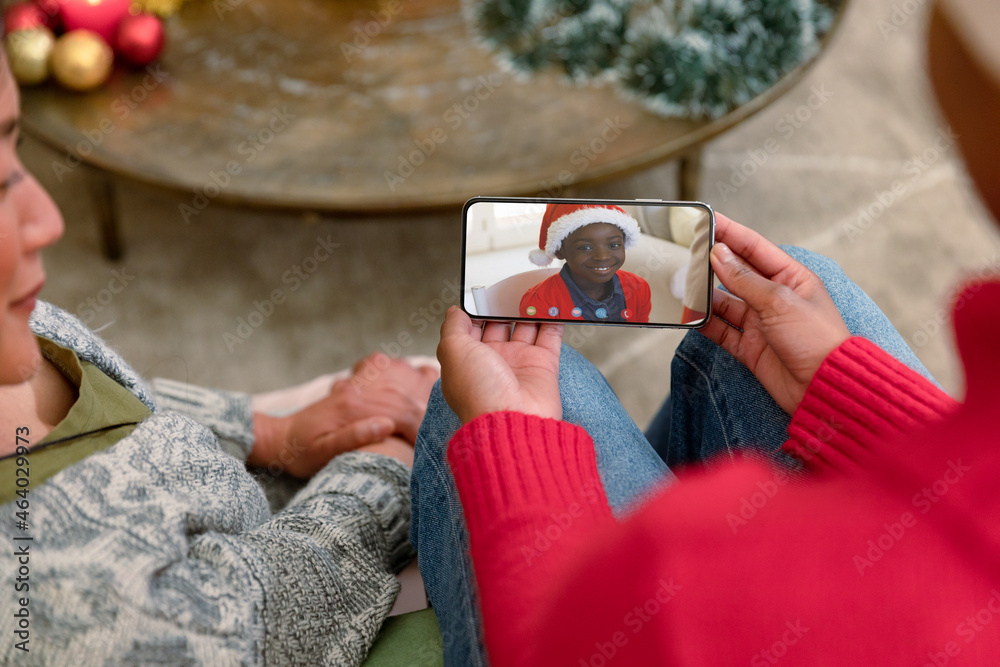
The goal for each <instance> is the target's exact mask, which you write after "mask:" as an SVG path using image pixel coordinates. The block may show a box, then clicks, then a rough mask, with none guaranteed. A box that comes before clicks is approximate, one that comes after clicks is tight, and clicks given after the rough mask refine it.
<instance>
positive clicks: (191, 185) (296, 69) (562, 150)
mask: <svg viewBox="0 0 1000 667" xmlns="http://www.w3.org/2000/svg"><path fill="white" fill-rule="evenodd" d="M845 4H846V3H845ZM167 25H168V36H169V40H170V41H169V44H168V46H167V49H166V50H165V51H164V54H163V56H162V58H161V61H160V63H159V64H158V65H154V66H152V67H151V68H150V69H149V70H148V71H139V72H128V71H116V73H115V74H114V75H113V76H112V78H111V80H110V81H108V82H107V83H106V84H105V85H104V86H103V87H102V88H100V89H99V90H96V91H93V92H91V93H88V94H84V95H80V94H73V93H70V92H67V91H65V90H62V89H60V88H59V87H57V86H56V85H55V84H52V83H49V84H46V85H44V86H42V87H39V88H35V89H25V90H23V91H22V107H23V124H24V128H25V130H26V131H28V132H29V133H30V134H31V135H33V136H34V137H36V138H38V139H40V140H41V141H43V142H44V143H46V144H48V145H49V146H51V147H53V148H55V149H56V150H57V151H61V152H62V153H63V155H62V159H61V160H56V161H55V162H53V169H54V170H56V171H60V170H61V168H65V169H75V168H77V167H78V166H79V165H80V164H81V163H82V164H84V165H86V167H89V168H96V171H95V172H94V173H95V174H96V175H97V176H96V178H95V188H96V192H97V193H98V195H99V203H100V204H101V205H102V206H103V207H104V210H103V211H102V212H101V213H100V215H99V218H100V220H101V224H102V228H103V243H104V251H105V254H106V255H107V256H109V257H111V258H117V257H119V256H120V255H121V252H122V247H121V241H120V238H119V230H118V222H117V220H116V214H115V201H114V194H115V189H116V187H117V183H118V182H120V181H125V182H127V181H129V180H131V181H140V182H144V183H147V184H153V185H156V186H161V187H164V188H169V189H171V190H173V191H175V192H180V193H182V200H181V202H182V203H181V204H180V205H179V209H178V216H180V217H181V218H184V219H186V220H189V221H192V222H194V221H195V220H197V217H198V215H200V213H201V211H202V210H204V209H205V208H206V207H208V206H211V205H214V204H216V203H225V204H231V205H232V204H236V205H244V206H252V207H270V208H276V209H286V210H296V211H304V212H324V213H348V212H364V213H375V214H379V213H397V212H402V211H411V210H417V209H433V208H443V207H454V206H457V205H459V204H460V203H461V202H464V201H465V200H466V199H468V198H469V197H472V196H475V195H515V194H536V193H542V194H549V195H552V196H557V195H558V194H559V193H560V192H561V191H562V190H563V189H564V188H565V187H566V186H567V185H570V184H574V185H579V184H584V183H590V182H593V181H596V180H598V179H605V178H609V177H618V176H622V175H624V174H627V173H628V172H630V171H634V170H639V169H643V168H646V167H649V166H651V165H654V164H656V163H659V162H661V161H664V160H668V159H674V158H681V159H682V160H683V161H682V169H681V195H680V196H681V197H682V198H685V199H695V198H697V197H696V192H697V180H698V179H697V174H698V171H699V166H698V149H699V147H700V146H701V144H703V143H704V142H705V141H706V140H708V139H710V138H712V137H714V136H716V135H718V134H719V133H720V132H723V131H724V130H726V129H727V128H730V127H732V126H734V125H736V124H737V123H739V122H740V121H742V120H743V119H745V118H747V117H748V116H750V115H751V114H753V113H755V112H757V111H759V110H760V109H762V108H763V107H765V106H766V105H767V104H769V103H770V102H772V101H773V100H774V99H776V98H777V97H779V96H780V95H781V94H783V93H784V92H785V91H787V90H788V89H790V88H791V87H792V86H793V84H794V83H795V82H796V81H797V80H798V78H799V77H800V75H801V73H802V71H803V70H804V69H805V68H806V67H808V66H809V65H810V64H811V63H803V64H802V65H801V66H800V67H799V68H798V69H796V70H795V71H793V72H792V73H790V74H789V75H788V76H786V77H784V79H782V80H781V81H780V82H779V83H778V84H777V85H775V86H774V87H773V88H771V89H770V90H769V91H768V92H767V93H766V94H764V95H761V96H759V97H758V98H756V99H754V100H752V101H751V102H750V103H748V104H746V105H744V106H742V107H740V108H739V109H736V110H735V111H733V112H731V113H730V114H728V115H727V116H725V117H723V118H721V119H718V120H715V121H708V120H699V121H691V120H676V119H664V118H660V117H658V116H655V115H653V114H651V113H649V112H647V111H645V110H644V109H642V108H641V107H640V106H639V105H638V104H635V103H633V102H628V101H626V100H624V99H623V98H622V97H621V96H619V94H618V93H617V90H616V89H615V88H614V87H612V86H605V87H582V86H581V87H577V86H571V85H568V84H566V83H564V82H563V81H562V80H561V79H560V78H559V77H558V76H557V75H556V74H554V73H553V74H545V75H541V76H538V77H535V78H532V79H530V80H516V79H515V78H513V77H512V76H510V75H508V74H507V73H505V72H503V71H502V70H501V68H499V67H498V65H497V64H496V62H495V61H494V60H493V59H492V57H491V55H490V54H489V53H487V52H485V51H484V50H482V49H481V48H480V47H479V46H477V45H476V44H475V42H474V39H473V38H472V36H470V34H469V30H468V28H467V26H466V24H465V22H464V20H463V17H462V14H461V10H460V5H459V0H378V1H375V0H336V1H333V0H219V1H217V2H210V1H208V0H196V1H193V2H189V3H187V4H185V5H184V7H183V9H182V10H181V11H180V12H179V13H178V14H177V15H175V16H173V17H171V18H170V19H169V20H168V24H167ZM832 32H834V31H831V33H832ZM828 38H829V35H828ZM58 165H61V167H60V166H58ZM57 175H58V174H57ZM650 194H651V195H655V194H658V193H650ZM184 197H189V198H188V199H186V200H185V199H184Z"/></svg>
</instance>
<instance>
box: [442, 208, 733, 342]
mask: <svg viewBox="0 0 1000 667" xmlns="http://www.w3.org/2000/svg"><path fill="white" fill-rule="evenodd" d="M463 216H464V224H465V236H464V239H463V262H462V289H463V307H464V309H465V311H466V312H467V313H469V315H471V316H473V317H477V318H489V319H503V320H532V321H544V320H557V321H560V322H575V323H586V324H617V325H626V326H628V325H634V326H647V327H649V326H654V327H682V328H697V327H700V326H702V325H703V324H705V323H706V322H707V321H708V317H709V315H710V310H711V291H712V280H713V277H712V268H711V265H710V263H709V251H710V250H711V247H712V243H713V240H714V232H715V213H714V212H713V211H712V208H711V207H710V206H708V205H707V204H703V203H701V202H667V201H642V200H637V201H636V200H606V199H605V200H593V199H535V198H531V199H515V198H504V197H477V198H475V199H471V200H469V201H468V202H467V203H466V205H465V209H464V212H463Z"/></svg>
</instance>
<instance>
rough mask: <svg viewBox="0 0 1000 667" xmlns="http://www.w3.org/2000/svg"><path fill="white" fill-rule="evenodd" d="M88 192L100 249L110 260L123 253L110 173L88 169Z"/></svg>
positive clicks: (112, 180)
mask: <svg viewBox="0 0 1000 667" xmlns="http://www.w3.org/2000/svg"><path fill="white" fill-rule="evenodd" d="M90 172H91V174H90V180H91V186H90V192H91V196H92V197H93V200H94V214H95V216H96V217H97V227H98V230H99V232H100V235H101V250H103V251H104V256H105V257H106V258H107V259H110V260H111V261H118V260H119V259H121V258H122V256H123V255H124V251H123V248H122V240H121V235H120V234H119V232H118V207H117V206H116V205H115V204H116V202H115V182H114V178H113V177H112V176H111V175H110V174H104V173H102V172H100V171H98V170H97V169H90Z"/></svg>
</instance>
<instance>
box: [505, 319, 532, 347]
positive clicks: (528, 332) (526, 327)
mask: <svg viewBox="0 0 1000 667" xmlns="http://www.w3.org/2000/svg"><path fill="white" fill-rule="evenodd" d="M537 336H538V325H537V324H535V323H534V322H518V323H517V324H515V325H514V332H513V333H512V334H511V335H510V339H511V340H512V341H515V342H518V343H525V344H526V345H534V344H535V338H536V337H537Z"/></svg>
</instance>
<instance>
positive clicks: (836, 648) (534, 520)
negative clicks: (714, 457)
mask: <svg viewBox="0 0 1000 667" xmlns="http://www.w3.org/2000/svg"><path fill="white" fill-rule="evenodd" d="M957 304H958V306H957V307H956V310H955V322H956V329H957V340H958V344H959V349H960V351H961V353H962V357H963V360H964V363H965V370H966V398H965V400H964V402H963V403H962V404H958V403H955V402H954V401H952V400H951V399H949V398H948V397H947V396H946V395H945V394H943V393H941V392H940V391H939V390H937V389H936V388H934V387H933V386H932V385H931V384H930V383H928V382H927V381H926V380H924V379H923V378H922V377H920V376H919V375H917V374H916V373H914V372H912V371H911V370H909V369H908V368H906V367H904V366H903V365H901V364H900V363H898V362H897V361H895V360H894V359H893V358H891V357H889V356H888V355H886V354H885V353H884V352H882V351H881V350H879V349H878V348H877V347H875V346H874V345H872V344H871V343H869V342H867V341H865V340H863V339H859V338H853V339H851V340H849V341H847V342H846V343H844V344H843V345H841V346H840V347H839V348H838V349H837V350H835V351H834V352H833V353H832V354H830V356H829V357H828V358H827V360H826V361H825V362H824V364H823V366H822V367H821V368H820V370H819V372H818V373H817V375H816V377H815V379H814V380H813V382H812V383H811V385H810V387H809V390H808V393H807V395H806V397H805V399H804V400H803V402H802V404H801V406H800V407H799V409H798V410H797V411H796V413H795V415H794V416H793V419H792V423H791V426H790V428H789V435H790V439H789V441H788V442H787V444H786V445H785V448H786V450H787V451H790V452H792V453H797V454H798V455H799V456H801V457H802V458H803V459H805V461H806V463H807V466H808V468H809V469H810V470H811V472H812V475H811V479H809V480H808V481H805V482H789V481H788V479H787V478H786V477H784V476H782V475H780V474H778V475H776V474H775V472H774V471H773V470H771V469H769V468H767V467H765V466H763V465H761V464H759V463H751V462H737V463H734V464H732V465H731V466H728V467H726V468H724V469H722V470H715V471H713V472H694V471H691V472H689V473H687V474H685V473H684V472H683V471H682V473H681V479H680V482H679V483H677V484H676V485H674V486H671V487H670V488H664V489H662V490H661V491H660V492H658V493H656V494H655V495H654V496H652V497H651V498H650V499H648V500H647V502H645V504H644V505H643V506H642V507H641V508H640V509H638V510H637V511H635V512H634V513H633V514H632V515H630V517H629V518H627V519H626V520H624V521H620V522H619V521H616V520H614V519H613V518H612V516H611V513H610V510H609V508H608V504H607V500H606V498H605V496H604V493H603V490H602V489H601V486H600V484H599V481H598V474H597V468H596V464H595V459H594V448H593V443H592V441H591V440H590V438H589V436H588V435H587V434H586V433H585V432H584V431H583V430H582V429H580V428H579V427H575V426H572V425H569V424H566V423H564V422H557V421H553V420H544V419H539V418H535V417H529V416H526V415H523V414H518V413H511V412H506V413H495V414H490V415H486V416H483V417H480V418H479V419H476V420H474V421H473V422H471V423H470V424H468V425H466V426H465V427H463V428H462V429H461V430H460V431H459V432H458V433H457V434H456V436H455V438H454V440H453V441H452V444H451V448H450V450H449V460H450V464H451V467H452V470H453V472H454V475H455V480H456V483H457V485H458V490H459V493H460V496H461V500H462V503H463V506H464V508H465V515H466V519H467V522H468V527H469V534H470V545H471V551H472V559H473V562H474V567H475V571H476V577H477V580H478V584H479V589H480V596H481V604H482V614H483V623H484V628H485V638H486V646H487V650H488V651H489V654H490V657H491V662H492V664H493V665H494V667H496V666H503V665H516V666H518V667H524V666H531V665H538V666H542V665H544V666H551V665H572V666H574V667H587V666H591V667H600V666H602V665H609V666H612V665H699V666H701V665H726V666H729V665H751V666H752V667H753V666H765V665H774V664H785V665H916V666H921V665H932V666H934V667H940V666H942V665H996V664H1000V481H998V479H1000V447H998V439H1000V438H998V436H997V424H998V421H997V415H998V412H997V410H998V408H1000V396H998V389H997V386H998V381H997V377H996V375H995V374H996V373H998V372H1000V346H998V345H997V334H996V331H997V330H998V328H1000V284H996V283H991V284H987V285H985V286H982V285H981V286H978V287H974V288H971V289H969V290H967V291H966V292H965V294H963V296H962V297H961V298H960V299H959V301H958V302H957Z"/></svg>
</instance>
